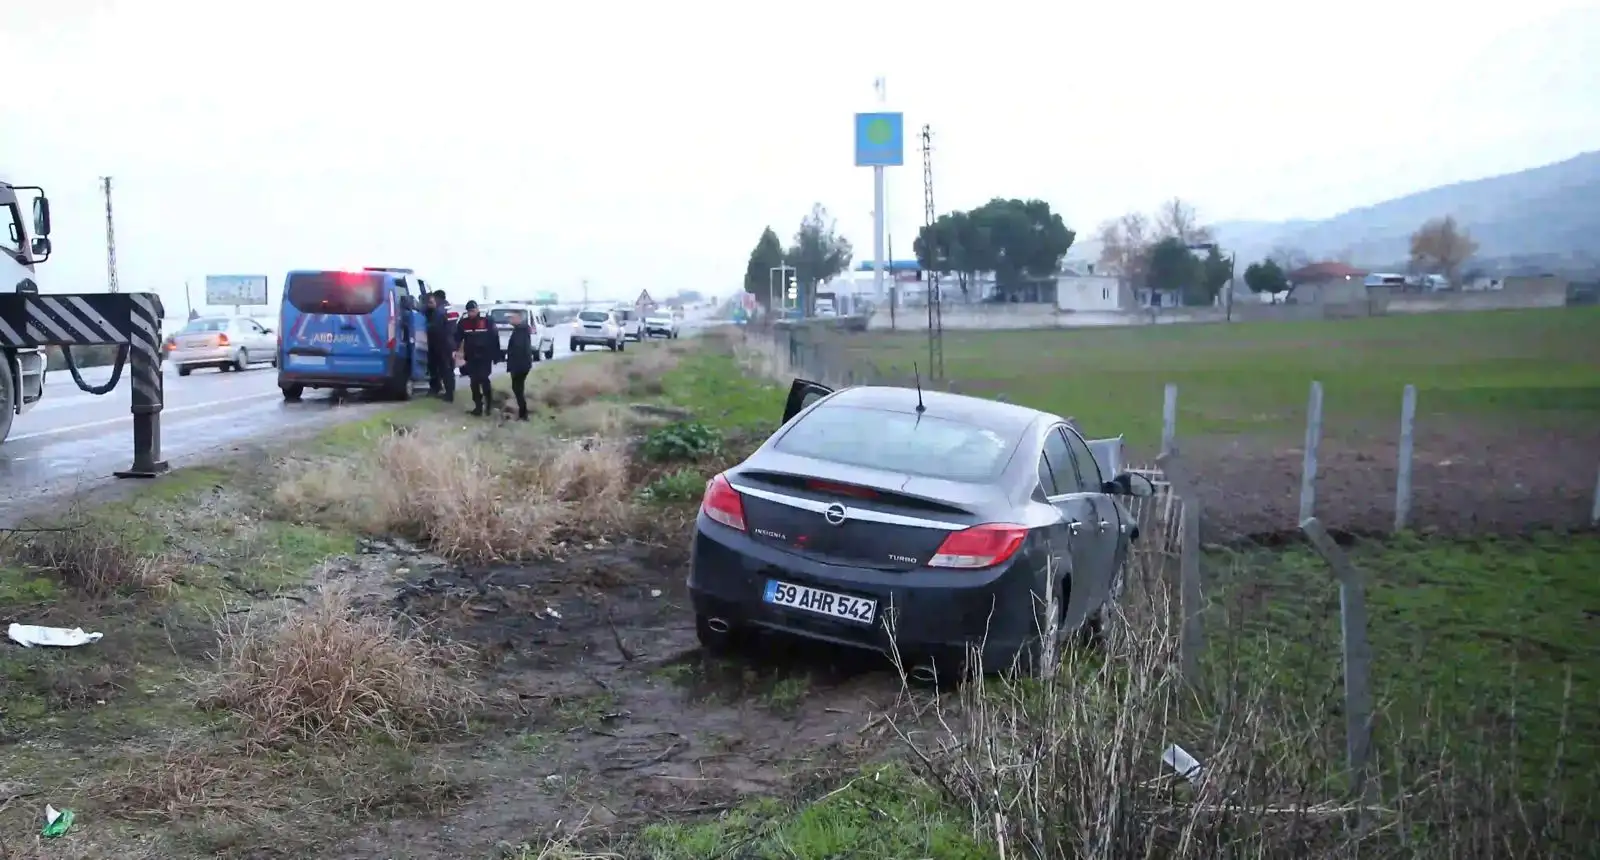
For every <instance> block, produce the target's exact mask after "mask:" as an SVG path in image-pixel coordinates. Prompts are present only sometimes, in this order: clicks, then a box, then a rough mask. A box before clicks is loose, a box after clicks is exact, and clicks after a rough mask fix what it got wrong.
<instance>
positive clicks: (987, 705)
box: [901, 499, 1570, 860]
mask: <svg viewBox="0 0 1600 860" xmlns="http://www.w3.org/2000/svg"><path fill="white" fill-rule="evenodd" d="M1152 501H1153V502H1155V504H1153V505H1148V506H1147V509H1151V510H1152V513H1157V512H1160V511H1163V510H1164V511H1170V512H1173V513H1174V514H1175V513H1176V511H1177V507H1176V506H1170V505H1165V504H1163V503H1162V501H1163V500H1160V499H1157V500H1152ZM1157 519H1158V520H1159V516H1158V517H1157ZM1150 526H1154V531H1156V533H1157V534H1164V533H1165V532H1166V531H1167V530H1166V529H1165V524H1164V523H1162V522H1159V521H1156V522H1153V523H1147V528H1149V527H1150ZM1167 546H1168V545H1165V542H1163V541H1159V540H1157V541H1147V542H1142V545H1136V547H1138V551H1137V552H1135V553H1134V555H1133V557H1132V559H1131V560H1130V564H1129V574H1128V591H1127V592H1126V594H1125V597H1124V600H1123V613H1122V615H1121V617H1120V618H1119V620H1118V623H1115V624H1113V625H1111V628H1110V634H1109V636H1108V637H1107V639H1106V641H1105V642H1104V643H1103V650H1093V651H1091V650H1086V649H1082V648H1066V649H1063V650H1061V652H1060V653H1059V654H1056V655H1054V658H1053V662H1054V663H1055V664H1056V665H1057V666H1058V669H1057V671H1055V672H1052V673H1047V674H1045V675H1043V676H1042V677H1039V678H1034V679H1027V680H1015V679H1009V680H1008V679H999V680H990V681H988V682H986V683H984V684H967V685H963V686H962V687H961V689H960V691H959V692H958V693H957V694H956V695H955V697H954V699H953V701H947V702H941V704H940V707H939V709H938V710H939V712H940V718H939V719H940V725H941V727H942V729H941V731H939V732H937V733H936V734H937V735H938V739H937V740H935V741H933V742H927V741H926V740H924V739H923V738H924V737H925V735H924V736H914V735H912V734H911V733H902V734H901V738H902V740H903V741H904V742H905V743H906V745H907V746H908V747H910V748H911V749H912V751H913V753H914V760H915V761H917V762H918V763H919V764H920V770H921V772H922V774H923V776H924V777H925V778H927V779H928V781H929V782H930V783H932V784H934V785H935V786H937V787H938V788H940V789H941V790H942V791H943V793H944V794H945V795H946V797H947V798H948V799H949V800H950V801H952V802H953V803H954V804H955V805H956V806H957V807H958V808H963V809H968V810H970V812H971V815H972V824H973V827H974V830H975V832H977V833H979V834H980V836H981V837H982V838H985V839H987V840H988V841H990V842H991V843H992V844H993V845H994V846H995V848H996V850H997V853H998V855H999V856H1001V857H1018V858H1020V857H1026V858H1033V860H1058V858H1059V860H1066V858H1096V860H1112V858H1123V857H1171V858H1180V857H1182V858H1212V857H1271V858H1277V857H1283V858H1294V857H1310V856H1316V857H1356V856H1382V857H1429V858H1440V860H1455V858H1467V857H1471V858H1485V860H1487V858H1491V857H1495V858H1498V857H1533V856H1556V855H1552V854H1551V853H1550V852H1551V850H1552V849H1555V848H1557V846H1559V845H1561V844H1562V843H1561V840H1560V838H1559V836H1558V835H1557V834H1558V832H1559V828H1560V827H1561V826H1562V825H1561V823H1560V822H1562V821H1564V820H1567V816H1568V815H1569V814H1570V812H1569V811H1563V810H1560V809H1532V808H1528V807H1524V806H1523V805H1521V804H1520V803H1518V802H1517V801H1515V800H1514V799H1510V798H1514V797H1515V795H1516V792H1517V787H1516V786H1515V784H1514V783H1515V781H1516V780H1515V778H1514V776H1511V775H1508V771H1507V769H1506V767H1505V766H1504V765H1503V764H1501V763H1500V760H1501V759H1502V758H1503V757H1505V756H1508V755H1513V754H1514V753H1513V752H1512V751H1509V750H1505V749H1501V750H1498V751H1496V750H1492V749H1489V750H1480V751H1478V752H1477V753H1476V756H1477V757H1478V758H1479V759H1481V761H1477V760H1475V761H1474V762H1471V763H1467V764H1465V765H1464V764H1462V763H1461V762H1458V761H1456V760H1455V757H1456V755H1457V754H1458V753H1459V751H1460V750H1461V748H1462V747H1463V746H1464V745H1463V744H1459V743H1455V742H1452V741H1451V739H1440V738H1427V739H1425V742H1423V743H1421V744H1420V746H1419V745H1417V741H1418V739H1416V738H1410V737H1406V738H1395V739H1393V743H1392V745H1391V746H1390V748H1387V749H1383V750H1379V751H1377V754H1376V756H1375V759H1376V761H1375V764H1374V766H1373V770H1374V773H1375V774H1376V777H1375V779H1374V781H1373V785H1374V786H1375V788H1374V790H1373V794H1371V795H1369V796H1367V797H1365V798H1362V797H1359V796H1356V795H1353V794H1351V793H1350V790H1349V781H1348V775H1347V774H1346V773H1345V772H1344V769H1343V767H1342V763H1343V753H1344V750H1343V737H1342V733H1341V732H1340V731H1339V729H1338V728H1337V725H1338V723H1339V719H1340V718H1339V717H1337V715H1334V716H1333V717H1331V718H1330V716H1329V713H1328V710H1327V708H1326V707H1324V706H1323V705H1322V703H1323V702H1324V701H1326V699H1327V695H1328V692H1329V691H1327V690H1323V689H1316V690H1310V689H1307V688H1306V682H1305V681H1304V677H1306V676H1309V674H1310V673H1305V672H1302V671H1296V669H1295V667H1293V666H1291V665H1289V661H1286V660H1280V659H1276V658H1275V657H1274V656H1273V653H1267V654H1263V653H1261V652H1260V651H1259V650H1256V651H1254V652H1253V653H1251V654H1250V655H1249V656H1245V654H1244V653H1243V649H1240V648H1238V647H1237V646H1238V644H1239V643H1236V642H1235V643H1230V642H1228V641H1225V637H1215V638H1213V640H1212V642H1211V643H1210V645H1209V646H1208V647H1209V649H1210V650H1209V651H1208V660H1207V661H1206V662H1205V663H1204V664H1203V665H1202V671H1201V672H1200V676H1199V677H1197V678H1195V679H1193V682H1192V683H1185V681H1184V680H1183V679H1182V678H1181V677H1180V671H1179V666H1180V660H1179V655H1178V647H1177V643H1178V635H1177V631H1176V629H1175V623H1174V618H1175V614H1174V613H1173V612H1172V611H1171V610H1172V608H1173V604H1174V602H1175V597H1174V590H1173V587H1172V584H1173V583H1174V582H1175V569H1176V566H1177V562H1178V558H1177V555H1176V554H1175V553H1174V552H1172V551H1171V550H1170V549H1168V548H1167ZM1257 644H1258V645H1259V643H1257ZM1280 650H1281V649H1280ZM1044 662H1045V663H1046V665H1049V664H1050V663H1051V662H1052V658H1051V657H1048V656H1047V657H1046V659H1045V661H1044ZM1330 724H1331V725H1330ZM1455 740H1457V741H1459V740H1462V739H1459V738H1458V739H1455ZM1466 740H1469V741H1471V740H1478V741H1481V740H1482V739H1481V738H1471V739H1466ZM1172 744H1178V745H1180V746H1181V747H1182V748H1183V749H1184V750H1185V751H1187V752H1188V753H1190V754H1191V755H1193V756H1194V757H1195V758H1196V759H1198V760H1199V761H1200V762H1201V765H1202V768H1203V770H1202V771H1201V772H1200V773H1199V774H1197V775H1195V776H1194V777H1193V778H1192V779H1187V778H1185V777H1183V776H1180V775H1179V774H1177V773H1176V772H1175V771H1174V770H1173V769H1172V768H1171V767H1169V766H1168V765H1166V764H1164V763H1162V761H1161V756H1162V754H1163V751H1164V750H1166V749H1167V748H1168V747H1169V746H1170V745H1172ZM1452 751H1455V752H1452ZM1419 752H1420V753H1422V754H1420V755H1419ZM1508 783H1509V784H1508ZM1557 854H1559V851H1557Z"/></svg>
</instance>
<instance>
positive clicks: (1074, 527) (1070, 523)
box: [1067, 520, 1083, 534]
mask: <svg viewBox="0 0 1600 860" xmlns="http://www.w3.org/2000/svg"><path fill="white" fill-rule="evenodd" d="M1082 530H1083V523H1081V522H1078V521H1077V520H1067V531H1069V532H1071V533H1072V534H1077V533H1078V532H1080V531H1082Z"/></svg>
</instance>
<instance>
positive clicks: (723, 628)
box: [706, 618, 732, 633]
mask: <svg viewBox="0 0 1600 860" xmlns="http://www.w3.org/2000/svg"><path fill="white" fill-rule="evenodd" d="M706 626H707V627H710V628H711V632H713V633H727V632H728V631H729V630H731V629H732V628H731V627H729V625H728V622H727V621H726V620H724V619H721V618H712V619H710V620H708V621H706Z"/></svg>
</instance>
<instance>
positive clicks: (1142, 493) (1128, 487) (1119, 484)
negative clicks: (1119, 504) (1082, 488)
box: [1103, 472, 1156, 499]
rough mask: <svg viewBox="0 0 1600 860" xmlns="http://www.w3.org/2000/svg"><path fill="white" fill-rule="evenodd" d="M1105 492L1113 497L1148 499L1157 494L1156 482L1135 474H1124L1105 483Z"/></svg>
mask: <svg viewBox="0 0 1600 860" xmlns="http://www.w3.org/2000/svg"><path fill="white" fill-rule="evenodd" d="M1103 490H1104V492H1105V493H1106V494H1108V495H1112V496H1132V497H1134V498H1139V499H1147V498H1149V497H1151V496H1154V495H1155V494H1156V485H1155V482H1154V481H1151V480H1150V479H1149V478H1147V477H1145V476H1144V475H1140V474H1137V473H1135V472H1123V473H1122V474H1120V475H1118V476H1116V477H1115V478H1112V479H1111V480H1109V481H1107V482H1106V483H1105V487H1104V488H1103Z"/></svg>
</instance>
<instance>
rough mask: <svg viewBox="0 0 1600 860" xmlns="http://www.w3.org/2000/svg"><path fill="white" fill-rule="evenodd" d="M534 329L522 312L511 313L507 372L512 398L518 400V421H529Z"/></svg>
mask: <svg viewBox="0 0 1600 860" xmlns="http://www.w3.org/2000/svg"><path fill="white" fill-rule="evenodd" d="M533 350H534V345H533V328H532V327H531V326H529V325H528V321H527V320H525V319H523V318H522V312H521V311H512V312H511V340H510V341H509V342H508V343H507V344H506V370H508V371H510V373H511V396H512V397H515V398H516V399H517V420H518V421H526V420H528V393H527V386H528V374H529V373H530V372H532V371H533V361H534V358H533Z"/></svg>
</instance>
